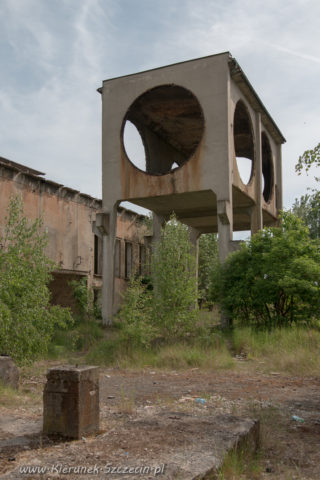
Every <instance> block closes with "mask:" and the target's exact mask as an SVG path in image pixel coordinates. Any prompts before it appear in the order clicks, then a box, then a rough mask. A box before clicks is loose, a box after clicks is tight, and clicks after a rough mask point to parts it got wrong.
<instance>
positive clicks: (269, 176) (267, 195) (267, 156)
mask: <svg viewBox="0 0 320 480" xmlns="http://www.w3.org/2000/svg"><path fill="white" fill-rule="evenodd" d="M261 144H262V177H263V179H262V180H263V181H262V187H263V188H262V195H263V198H264V200H265V201H266V202H269V201H270V200H271V197H272V190H273V163H272V153H271V147H270V143H269V140H268V137H267V135H266V134H265V133H264V132H262V135H261Z"/></svg>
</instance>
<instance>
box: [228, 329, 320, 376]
mask: <svg viewBox="0 0 320 480" xmlns="http://www.w3.org/2000/svg"><path fill="white" fill-rule="evenodd" d="M232 340H233V345H234V349H235V352H236V353H237V354H245V355H246V356H247V358H248V359H249V360H253V362H255V361H264V370H265V372H272V371H277V372H283V373H289V374H293V375H301V376H304V375H319V374H320V356H319V350H320V332H319V331H318V330H315V329H305V328H298V327H291V328H282V329H280V328H278V329H274V330H272V331H270V332H268V331H258V332H257V331H254V330H251V329H250V328H237V329H235V330H234V333H233V339H232Z"/></svg>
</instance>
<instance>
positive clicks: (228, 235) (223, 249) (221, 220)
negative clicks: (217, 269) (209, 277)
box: [217, 200, 233, 262]
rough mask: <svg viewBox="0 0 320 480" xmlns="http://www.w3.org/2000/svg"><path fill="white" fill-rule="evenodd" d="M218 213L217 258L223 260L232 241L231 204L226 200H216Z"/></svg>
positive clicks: (228, 251)
mask: <svg viewBox="0 0 320 480" xmlns="http://www.w3.org/2000/svg"><path fill="white" fill-rule="evenodd" d="M217 213H218V248H219V260H220V262H224V261H225V259H226V258H227V256H228V255H229V253H230V251H231V249H230V242H231V241H232V231H233V215H232V206H231V205H230V202H229V201H228V200H218V201H217Z"/></svg>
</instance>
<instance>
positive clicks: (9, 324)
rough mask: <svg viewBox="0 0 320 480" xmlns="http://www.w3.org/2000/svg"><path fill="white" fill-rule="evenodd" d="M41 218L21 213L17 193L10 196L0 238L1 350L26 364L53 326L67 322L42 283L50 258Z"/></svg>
mask: <svg viewBox="0 0 320 480" xmlns="http://www.w3.org/2000/svg"><path fill="white" fill-rule="evenodd" d="M41 227H42V222H41V220H39V219H38V220H35V221H34V222H33V223H31V222H28V220H27V219H26V218H25V217H24V216H23V205H22V200H21V198H20V197H13V198H11V199H10V204H9V207H8V214H7V217H6V224H5V228H4V233H3V235H2V236H1V238H0V244H1V248H0V353H2V354H8V355H11V356H12V357H13V358H14V359H15V360H16V361H17V362H18V363H27V362H30V361H31V360H33V359H35V358H36V357H38V356H39V355H40V354H43V353H45V352H46V351H47V347H48V343H49V341H50V339H51V336H52V334H53V331H54V328H55V326H56V325H59V326H60V327H64V326H65V325H66V324H67V323H68V322H71V316H70V313H69V311H68V310H67V309H63V308H62V307H59V306H51V305H50V304H49V301H50V292H49V289H48V287H47V285H48V282H49V281H50V279H51V276H50V271H51V270H52V269H53V267H54V264H53V262H52V261H51V260H50V259H49V258H48V257H47V256H46V255H45V253H44V249H45V247H46V244H47V236H46V234H45V233H44V232H43V231H42V229H41Z"/></svg>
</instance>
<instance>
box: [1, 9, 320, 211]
mask: <svg viewBox="0 0 320 480" xmlns="http://www.w3.org/2000/svg"><path fill="white" fill-rule="evenodd" d="M319 18H320V2H319V0H292V1H286V0H283V1H281V2H279V1H278V0H277V1H275V0H268V2H266V1H260V0H0V61H1V75H0V125H1V128H0V156H2V157H5V158H8V159H10V160H13V161H15V162H18V163H22V164H25V165H28V166H30V167H32V168H34V169H37V170H40V171H42V172H45V173H46V177H47V178H48V179H51V180H54V181H56V182H59V183H62V184H64V185H66V186H68V187H71V188H75V189H78V190H80V191H82V192H84V193H87V194H90V195H92V196H95V197H98V198H100V197H101V98H100V95H99V94H98V93H97V88H99V87H101V85H102V80H104V79H108V78H113V77H117V76H121V75H126V74H130V73H135V72H139V71H143V70H146V69H150V68H156V67H160V66H164V65H168V64H171V63H175V62H180V61H185V60H189V59H192V58H198V57H203V56H206V55H212V54H216V53H220V52H225V51H230V52H231V54H232V55H233V56H234V57H235V58H236V59H237V61H238V63H239V64H240V66H241V68H242V69H243V71H244V72H245V74H246V76H247V77H248V79H249V81H250V83H251V84H252V85H253V87H254V89H255V90H256V92H257V93H258V95H259V97H260V98H261V100H262V101H263V103H264V105H265V106H266V108H267V110H268V111H269V113H270V114H271V116H272V117H273V119H274V120H275V122H276V123H277V125H278V126H279V128H280V130H281V132H282V133H283V135H284V137H285V138H286V140H287V143H285V144H284V146H283V150H282V151H283V191H284V206H285V207H286V208H290V206H291V205H292V203H293V201H294V199H295V198H296V197H299V196H301V195H303V194H305V193H306V191H307V188H312V187H314V186H315V181H314V180H313V175H314V174H316V172H311V173H309V175H308V176H306V175H301V176H298V175H297V174H296V173H295V168H294V166H295V164H296V162H297V160H298V157H299V155H301V154H302V153H303V152H304V151H305V150H306V149H310V148H313V147H314V146H316V145H317V144H318V143H319V142H320V128H319V127H320V88H319V79H320V49H319V46H320V29H319ZM318 176H319V174H318Z"/></svg>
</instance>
